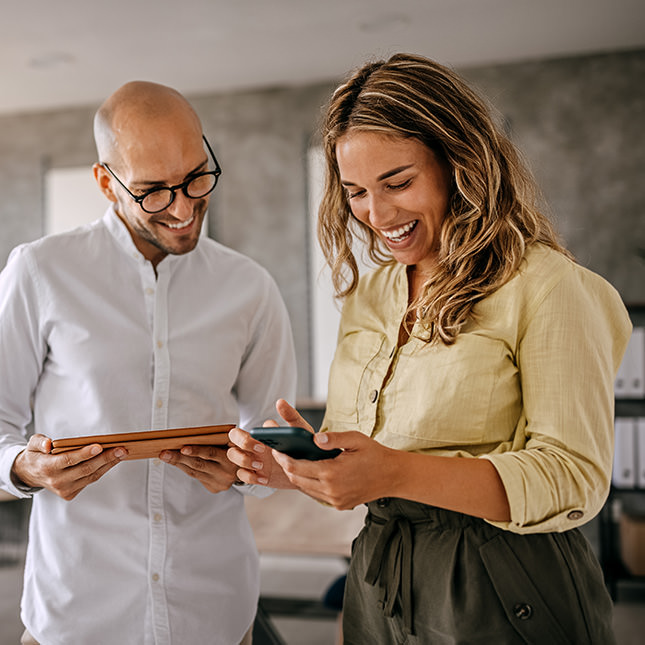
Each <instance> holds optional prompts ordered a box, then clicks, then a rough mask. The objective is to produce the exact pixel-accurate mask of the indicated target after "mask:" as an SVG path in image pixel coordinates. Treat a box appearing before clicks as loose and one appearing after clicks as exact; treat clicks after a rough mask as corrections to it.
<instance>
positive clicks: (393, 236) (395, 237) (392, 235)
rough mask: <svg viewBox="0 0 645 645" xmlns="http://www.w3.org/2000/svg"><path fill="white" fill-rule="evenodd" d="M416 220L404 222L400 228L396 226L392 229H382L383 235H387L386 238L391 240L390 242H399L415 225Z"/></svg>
mask: <svg viewBox="0 0 645 645" xmlns="http://www.w3.org/2000/svg"><path fill="white" fill-rule="evenodd" d="M417 223H418V220H414V222H410V223H409V224H404V225H403V226H401V227H400V228H397V229H396V230H394V231H383V235H385V237H387V239H388V240H392V242H400V241H401V240H402V239H403V238H405V237H406V236H407V235H408V233H410V231H412V229H413V228H414V227H415V226H416V225H417Z"/></svg>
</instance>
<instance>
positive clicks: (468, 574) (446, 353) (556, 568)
mask: <svg viewBox="0 0 645 645" xmlns="http://www.w3.org/2000/svg"><path fill="white" fill-rule="evenodd" d="M322 139H323V143H324V150H325V158H326V166H327V170H326V182H325V189H324V192H323V198H322V201H321V204H320V209H319V217H318V235H319V240H320V243H321V247H322V250H323V254H324V255H325V258H326V260H327V262H328V264H329V266H330V268H331V272H332V278H333V282H334V286H335V289H336V294H337V295H338V296H340V297H341V298H343V311H342V315H341V321H340V328H339V333H338V344H337V348H336V353H335V356H334V360H333V362H332V365H331V369H330V374H329V392H328V398H327V405H326V410H325V417H324V419H323V421H322V424H321V429H320V432H318V433H317V434H315V436H314V437H315V438H314V441H315V442H316V443H317V444H318V446H319V447H321V448H323V449H324V450H333V449H341V451H342V452H341V453H340V454H338V456H336V457H335V458H333V459H327V460H324V461H320V462H308V461H305V460H299V459H292V458H290V457H288V456H287V455H285V454H282V453H280V452H277V451H273V452H272V453H270V454H268V451H266V450H264V449H262V448H261V447H259V446H258V445H257V444H255V443H254V441H253V438H252V437H250V436H249V435H248V433H243V432H242V431H241V430H237V429H235V430H233V431H231V435H230V437H231V440H232V441H233V442H234V443H235V444H236V445H237V446H238V447H239V449H240V450H239V451H238V450H237V449H232V450H231V451H230V455H231V457H230V458H231V459H232V460H233V461H235V463H237V464H238V465H239V466H241V467H242V468H243V470H242V471H238V476H240V477H241V478H242V479H243V480H244V481H246V482H247V483H260V484H264V485H269V486H274V487H286V488H289V487H295V488H298V489H300V490H301V491H303V492H304V493H306V494H308V495H310V496H311V497H313V498H314V499H317V500H320V501H323V502H325V503H328V504H331V505H333V506H334V507H336V508H339V509H349V508H354V507H355V506H357V505H360V504H366V505H367V508H368V514H367V518H366V521H365V525H364V527H363V530H362V531H361V532H360V534H359V535H358V537H357V539H356V540H355V541H354V544H353V549H352V559H351V564H350V568H349V572H348V576H347V584H346V590H345V597H344V605H343V637H344V643H346V645H363V644H364V643H374V644H378V645H395V644H397V645H398V644H399V643H402V642H408V641H409V639H410V638H413V640H414V641H415V642H417V641H418V642H420V643H434V642H464V643H466V642H468V643H470V642H491V643H508V644H512V643H521V642H531V643H542V642H554V643H563V644H564V643H571V642H581V643H582V642H584V643H597V644H598V645H600V644H602V645H606V644H607V643H612V642H614V638H613V635H612V633H611V631H612V626H611V609H612V604H611V599H610V598H609V596H608V594H607V590H606V588H605V585H604V580H603V577H602V572H601V570H600V567H599V566H598V563H597V561H596V560H595V557H594V556H593V553H592V551H591V548H590V546H589V544H588V543H587V541H586V539H585V538H584V537H583V535H582V534H581V533H580V531H579V530H578V529H577V527H579V526H580V525H582V524H583V523H584V522H586V521H588V520H589V519H591V518H592V517H593V516H594V515H595V514H596V513H598V511H599V510H600V508H601V507H602V505H603V503H604V500H605V498H606V495H607V490H608V487H609V481H610V474H611V466H612V464H611V454H612V436H613V382H614V375H615V373H616V370H617V368H618V365H619V363H620V359H621V356H622V353H623V352H624V349H625V346H626V343H627V340H628V338H629V335H630V334H629V332H630V322H629V318H628V316H627V312H626V311H625V308H624V306H623V305H622V302H621V299H620V297H619V295H618V294H617V292H616V291H615V290H614V289H613V288H612V287H611V286H610V285H609V284H608V283H607V282H605V281H604V280H603V279H602V278H601V277H600V276H598V275H596V274H594V273H592V272H591V271H588V270H587V269H584V268H583V267H581V266H579V265H578V264H576V263H575V262H574V261H573V260H572V258H571V257H570V254H569V253H568V252H567V250H566V249H565V248H564V247H563V246H562V245H561V244H560V242H559V241H558V238H557V236H556V234H555V232H554V230H553V227H552V226H551V224H550V222H549V221H548V220H547V219H546V217H545V216H544V215H542V213H541V212H540V211H539V210H538V207H537V205H536V204H537V202H536V199H535V193H536V190H535V187H534V184H533V180H532V179H531V177H530V176H529V174H528V172H527V171H526V170H525V168H524V166H523V165H522V163H521V161H520V158H519V155H518V154H517V152H516V150H515V148H514V147H513V145H512V144H511V142H510V141H509V140H508V138H507V137H506V136H505V135H504V133H503V132H502V131H501V130H500V129H499V128H498V127H497V125H496V123H495V122H494V120H493V119H492V117H491V115H490V113H489V110H488V108H487V106H486V105H485V103H484V102H483V101H482V100H481V99H480V98H479V97H478V96H477V95H476V94H475V93H474V92H473V91H472V90H471V89H470V88H469V87H468V85H467V84H466V83H465V82H464V81H463V80H462V79H461V78H460V77H459V76H457V75H456V74H455V73H454V72H452V71H451V70H450V69H448V68H446V67H444V66H442V65H439V64H437V63H435V62H433V61H430V60H428V59H425V58H422V57H420V56H413V55H407V54H397V55H395V56H393V57H392V58H391V59H389V60H387V61H378V62H375V63H368V64H367V65H365V66H364V67H362V68H361V69H359V70H357V71H356V72H354V73H353V74H352V75H351V76H350V77H349V78H348V79H347V81H346V82H345V83H343V84H342V85H340V86H339V87H338V88H337V90H336V91H335V93H334V94H333V96H332V98H331V101H330V104H329V107H328V109H327V114H326V118H325V121H324V124H323V132H322ZM361 238H363V239H364V238H366V239H367V241H368V254H369V256H370V258H371V260H372V261H374V263H375V264H376V268H375V269H374V270H373V271H371V272H369V273H366V274H363V275H360V276H359V272H358V263H357V260H356V257H355V253H356V250H357V249H356V246H355V241H356V240H357V239H361ZM581 379H584V383H583V382H582V381H581ZM278 412H279V413H280V415H281V416H282V418H283V419H284V420H285V422H286V423H287V424H289V425H294V426H303V425H306V422H305V420H304V419H303V418H302V417H301V415H300V414H299V413H298V412H297V410H295V409H294V408H292V407H291V406H290V405H289V404H288V403H287V402H286V401H279V402H278Z"/></svg>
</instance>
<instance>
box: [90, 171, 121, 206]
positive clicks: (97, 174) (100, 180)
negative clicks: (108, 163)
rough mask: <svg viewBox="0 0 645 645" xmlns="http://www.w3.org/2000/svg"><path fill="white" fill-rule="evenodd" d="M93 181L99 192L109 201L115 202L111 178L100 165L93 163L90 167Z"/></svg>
mask: <svg viewBox="0 0 645 645" xmlns="http://www.w3.org/2000/svg"><path fill="white" fill-rule="evenodd" d="M92 171H93V172H94V179H95V180H96V183H97V184H98V186H99V189H100V191H101V192H102V193H103V194H104V195H105V196H106V197H107V198H108V199H109V200H110V201H111V202H116V195H115V194H114V191H113V190H112V177H111V176H110V173H109V172H108V171H107V170H106V169H105V168H104V167H103V166H102V165H101V164H100V163H95V164H94V165H93V166H92Z"/></svg>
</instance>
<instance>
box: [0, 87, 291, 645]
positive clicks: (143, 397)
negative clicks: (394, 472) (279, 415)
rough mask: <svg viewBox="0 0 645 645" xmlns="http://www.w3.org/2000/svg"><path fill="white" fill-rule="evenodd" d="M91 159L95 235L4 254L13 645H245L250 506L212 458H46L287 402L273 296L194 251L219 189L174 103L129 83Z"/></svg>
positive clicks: (234, 260)
mask: <svg viewBox="0 0 645 645" xmlns="http://www.w3.org/2000/svg"><path fill="white" fill-rule="evenodd" d="M95 139H96V145H97V150H98V155H99V160H100V162H99V163H97V164H95V165H94V176H95V178H96V181H97V183H98V185H99V187H100V189H101V191H102V192H103V194H104V195H105V196H106V197H107V198H108V199H109V200H110V202H111V205H110V208H109V209H108V211H107V212H106V214H105V215H104V217H103V218H102V219H100V220H97V221H96V222H94V223H92V224H90V225H89V226H86V227H82V228H79V229H76V230H74V231H71V232H69V233H64V234H61V235H56V236H50V237H46V238H43V239H41V240H38V241H36V242H33V243H30V244H25V245H22V246H20V247H18V248H17V249H16V250H14V252H13V253H12V255H11V257H10V259H9V261H8V263H7V266H6V268H5V269H4V271H3V272H2V273H1V274H0V356H2V360H1V361H0V485H1V486H2V488H4V489H5V490H7V491H8V492H10V493H12V494H14V495H17V496H22V497H25V496H29V495H33V508H32V520H31V527H30V535H29V544H28V552H27V562H26V570H25V585H24V593H23V599H22V613H21V617H22V620H23V622H24V624H25V627H26V630H27V631H26V633H25V636H24V637H23V642H37V643H41V645H59V644H60V645H63V644H65V645H70V644H71V645H77V644H83V645H85V644H89V643H101V644H102V645H110V644H118V645H126V644H132V645H148V644H153V643H154V644H155V645H161V644H175V645H186V644H190V645H192V644H197V643H209V644H210V643H213V644H215V643H221V644H223V645H237V644H238V643H240V642H250V641H249V638H250V633H251V627H252V622H253V618H254V614H255V609H256V603H257V597H258V593H259V571H258V557H257V551H256V549H255V546H254V542H253V536H252V533H251V530H250V528H249V524H248V521H247V518H246V515H245V512H244V504H243V494H242V493H247V492H253V490H254V488H253V487H243V486H242V485H241V483H240V482H238V481H237V480H236V474H235V471H236V468H235V466H233V464H231V463H230V462H229V461H228V459H227V458H226V447H219V448H218V447H213V446H188V447H185V448H183V449H181V450H180V451H179V450H164V451H163V452H161V453H160V458H157V459H141V460H126V461H124V457H126V456H127V451H126V450H125V449H124V448H122V447H119V448H111V449H105V450H101V446H99V445H97V444H93V445H88V446H86V447H84V448H81V449H78V450H75V451H73V452H68V453H62V454H50V449H51V442H52V440H53V439H56V438H60V437H68V436H82V435H88V434H91V435H96V434H107V433H116V432H128V431H137V430H147V429H153V430H156V429H165V428H177V427H192V426H203V425H214V424H227V423H231V424H238V425H241V426H242V427H251V426H253V425H258V424H261V422H262V421H264V420H265V419H266V418H268V417H270V416H272V415H273V411H274V407H273V405H274V401H275V400H276V399H277V398H279V397H281V396H291V397H292V396H293V395H294V388H295V359H294V350H293V343H292V338H291V330H290V326H289V321H288V317H287V313H286V309H285V307H284V304H283V302H282V299H281V297H280V295H279V292H278V289H277V287H276V285H275V283H274V282H273V280H272V279H271V278H270V276H269V275H268V273H267V272H266V271H265V270H264V269H262V268H260V267H259V266H258V265H257V264H255V263H254V262H252V261H251V260H249V259H248V258H245V257H243V256H241V255H240V254H238V253H236V252H234V251H232V250H230V249H227V248H225V247H223V246H221V245H220V244H218V243H216V242H214V241H213V240H210V239H207V238H200V229H201V226H202V222H203V219H204V215H205V212H206V209H207V206H208V200H209V196H210V193H211V191H212V190H213V189H214V188H215V185H216V183H217V178H218V176H219V173H220V170H219V165H218V164H217V161H216V160H215V158H214V156H213V155H212V150H211V148H210V146H209V145H208V142H207V141H206V139H205V138H203V135H202V128H201V124H200V121H199V119H198V117H197V115H196V113H195V112H194V110H193V109H192V108H191V106H190V105H189V104H188V102H187V101H186V100H185V99H184V98H183V97H182V96H181V95H180V94H178V93H177V92H175V91H174V90H171V89H170V88H167V87H164V86H160V85H157V84H153V83H146V82H132V83H128V84H126V85H124V86H123V87H122V88H120V89H119V90H117V91H116V92H115V93H114V94H113V95H112V96H111V97H110V98H108V99H107V101H106V102H105V103H104V104H103V105H102V106H101V108H100V109H99V110H98V112H97V114H96V118H95ZM32 421H33V426H34V431H35V433H34V434H33V436H31V437H30V438H29V441H28V442H27V439H26V437H27V427H28V424H29V423H30V422H32ZM29 639H31V640H29Z"/></svg>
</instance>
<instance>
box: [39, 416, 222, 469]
mask: <svg viewBox="0 0 645 645" xmlns="http://www.w3.org/2000/svg"><path fill="white" fill-rule="evenodd" d="M234 427H235V425H234V424H232V423H231V424H224V425H215V426H198V427H195V428H171V429H169V430H144V431H143V432H123V433H121V434H103V435H88V436H85V437H67V438H65V439H54V441H52V449H51V453H52V454H59V453H61V452H67V451H69V450H77V449H78V448H82V447H83V446H88V445H91V444H94V443H98V444H101V446H102V447H103V449H104V450H105V449H107V448H116V447H117V446H123V447H124V448H125V449H126V450H127V451H128V454H127V456H126V457H124V460H127V459H151V458H154V457H158V456H159V453H160V452H161V451H162V450H179V449H180V448H182V447H183V446H188V445H192V446H194V445H207V446H226V445H227V444H228V431H229V430H231V429H232V428H234Z"/></svg>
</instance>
